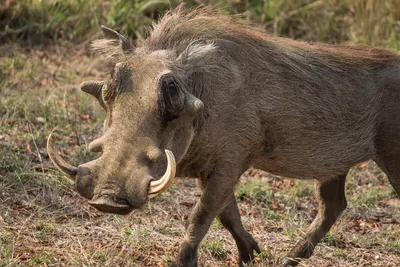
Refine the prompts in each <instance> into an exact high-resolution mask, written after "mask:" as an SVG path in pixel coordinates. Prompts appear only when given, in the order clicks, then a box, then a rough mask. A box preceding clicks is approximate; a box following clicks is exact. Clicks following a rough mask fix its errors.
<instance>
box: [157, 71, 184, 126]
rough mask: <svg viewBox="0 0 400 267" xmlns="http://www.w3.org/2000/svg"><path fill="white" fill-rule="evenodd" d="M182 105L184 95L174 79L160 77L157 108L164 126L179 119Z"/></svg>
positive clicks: (167, 76) (168, 76)
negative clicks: (158, 107)
mask: <svg viewBox="0 0 400 267" xmlns="http://www.w3.org/2000/svg"><path fill="white" fill-rule="evenodd" d="M184 103H185V96H184V93H183V91H182V89H181V88H180V87H179V84H178V83H177V82H176V81H175V79H174V78H173V77H171V76H170V75H166V76H163V77H161V79H160V95H159V106H160V111H161V115H162V117H163V121H164V124H166V123H168V121H171V120H174V119H176V118H178V117H179V114H180V112H181V111H182V110H183V108H184Z"/></svg>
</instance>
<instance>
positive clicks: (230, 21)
mask: <svg viewBox="0 0 400 267" xmlns="http://www.w3.org/2000/svg"><path fill="white" fill-rule="evenodd" d="M152 28H153V29H152V30H151V31H150V34H149V36H148V38H146V39H144V40H138V46H139V47H142V48H144V49H145V50H148V51H156V50H174V51H175V52H176V54H177V56H178V55H179V54H180V53H181V52H183V51H184V50H185V49H186V48H187V47H188V46H189V45H190V44H191V43H193V42H195V41H199V40H200V41H205V42H208V43H215V44H216V46H217V47H219V48H220V50H221V53H223V52H224V51H223V50H226V53H232V50H231V49H225V47H224V46H229V47H228V48H232V47H233V46H234V47H235V48H236V49H237V50H236V51H234V52H235V53H236V54H237V55H234V56H235V57H243V58H246V59H247V60H253V61H254V62H255V63H256V64H260V63H261V62H259V60H260V59H261V60H262V61H264V62H263V63H262V64H268V60H271V58H266V55H270V56H271V57H273V58H272V59H273V60H274V61H277V62H280V63H286V64H288V65H290V66H291V67H292V68H297V67H299V65H302V64H304V65H307V64H309V63H310V62H312V61H319V62H320V63H322V64H328V65H331V66H332V68H338V67H340V66H338V65H336V63H338V64H346V65H351V66H353V67H360V68H374V67H378V66H379V65H381V64H388V63H390V62H392V61H393V59H394V58H396V57H398V56H395V55H396V53H394V52H391V51H388V50H384V49H380V48H371V47H366V46H360V45H350V44H342V45H331V44H322V43H306V42H301V41H295V40H291V39H288V38H281V37H276V36H272V35H270V34H268V33H266V32H265V31H264V30H263V29H261V28H259V27H256V26H254V25H251V24H249V23H248V22H247V21H245V20H243V19H241V18H239V17H238V16H228V15H222V14H220V13H218V12H216V11H214V10H213V8H211V7H202V8H197V9H186V8H185V7H184V5H180V6H179V7H177V8H176V9H175V10H172V11H169V12H167V13H166V14H165V15H164V16H163V17H162V18H161V19H160V20H159V21H158V22H156V23H154V24H153V27H152ZM92 47H93V49H94V50H96V51H98V52H99V53H100V54H102V55H103V56H104V57H105V58H106V59H107V60H108V61H109V62H111V63H112V64H114V63H115V62H119V61H123V60H126V59H127V57H126V55H125V54H123V53H122V51H121V49H120V47H119V46H118V45H117V42H116V41H113V40H106V39H101V40H97V41H95V42H94V43H93V44H92ZM257 61H258V62H257ZM214 63H217V62H214ZM220 63H221V61H219V63H218V64H220ZM296 65H297V66H296ZM300 68H301V67H300Z"/></svg>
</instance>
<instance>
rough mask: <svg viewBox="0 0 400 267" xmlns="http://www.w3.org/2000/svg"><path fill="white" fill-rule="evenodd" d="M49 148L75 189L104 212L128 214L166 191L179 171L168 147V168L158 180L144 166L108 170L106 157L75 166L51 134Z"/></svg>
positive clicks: (57, 165)
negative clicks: (128, 172)
mask: <svg viewBox="0 0 400 267" xmlns="http://www.w3.org/2000/svg"><path fill="white" fill-rule="evenodd" d="M47 151H48V153H49V156H50V159H51V160H52V161H53V163H54V165H56V167H57V168H58V169H59V170H60V171H62V172H63V173H65V174H66V175H67V176H68V178H69V181H70V182H71V183H72V184H74V185H75V189H76V191H77V192H78V193H79V194H80V195H81V196H83V197H85V198H87V199H89V204H90V205H91V206H93V207H95V208H97V209H98V210H100V211H102V212H109V213H116V214H128V213H129V212H131V211H132V210H133V209H135V208H139V207H141V206H142V205H143V204H144V203H145V202H146V201H147V200H148V199H149V198H153V197H155V196H157V195H158V194H160V193H162V192H164V191H166V190H167V189H168V188H169V187H170V186H171V184H172V182H173V179H174V177H175V172H176V163H175V157H174V154H173V153H172V152H171V151H169V150H165V153H166V157H167V169H166V171H165V174H164V175H163V176H162V177H161V178H160V179H158V180H156V179H154V178H153V177H151V176H149V175H148V174H146V173H145V171H143V169H142V171H135V174H133V175H123V176H118V174H117V173H113V172H114V171H112V172H111V174H110V173H107V172H106V171H105V170H106V168H105V165H107V164H108V161H107V160H105V159H103V160H101V159H97V160H93V161H90V162H87V163H84V164H81V165H79V166H78V167H75V166H72V165H70V164H68V163H67V162H66V161H65V160H63V159H62V158H61V156H60V155H59V154H58V151H57V148H56V147H55V143H54V139H53V137H52V134H50V136H49V138H48V140H47ZM115 176H116V177H115Z"/></svg>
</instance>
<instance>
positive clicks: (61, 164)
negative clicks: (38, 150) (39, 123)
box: [47, 130, 78, 183]
mask: <svg viewBox="0 0 400 267" xmlns="http://www.w3.org/2000/svg"><path fill="white" fill-rule="evenodd" d="M53 132H54V130H53V131H52V132H51V133H50V135H49V138H48V139H47V153H48V154H49V157H50V159H51V161H52V162H53V164H54V165H55V166H56V167H57V169H59V170H60V171H61V172H63V173H65V174H66V175H68V178H69V181H70V182H71V183H74V182H75V179H74V178H75V176H76V174H77V173H78V168H77V167H75V166H72V165H70V164H69V163H67V162H66V161H65V160H64V159H63V158H62V157H61V156H60V155H59V154H58V149H57V148H56V145H55V142H54V139H53Z"/></svg>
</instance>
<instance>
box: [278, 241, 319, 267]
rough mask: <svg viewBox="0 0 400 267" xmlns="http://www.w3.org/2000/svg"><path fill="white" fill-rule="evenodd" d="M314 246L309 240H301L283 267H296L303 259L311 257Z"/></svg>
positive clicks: (287, 257)
mask: <svg viewBox="0 0 400 267" xmlns="http://www.w3.org/2000/svg"><path fill="white" fill-rule="evenodd" d="M313 252H314V246H313V245H312V244H311V243H310V242H309V241H308V240H307V239H303V240H300V241H299V242H298V243H297V244H296V246H294V247H293V248H292V250H291V251H290V252H289V254H288V255H287V256H286V259H285V261H284V262H283V266H296V265H297V264H298V263H299V262H300V261H301V260H302V259H307V258H309V257H311V255H312V254H313Z"/></svg>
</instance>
